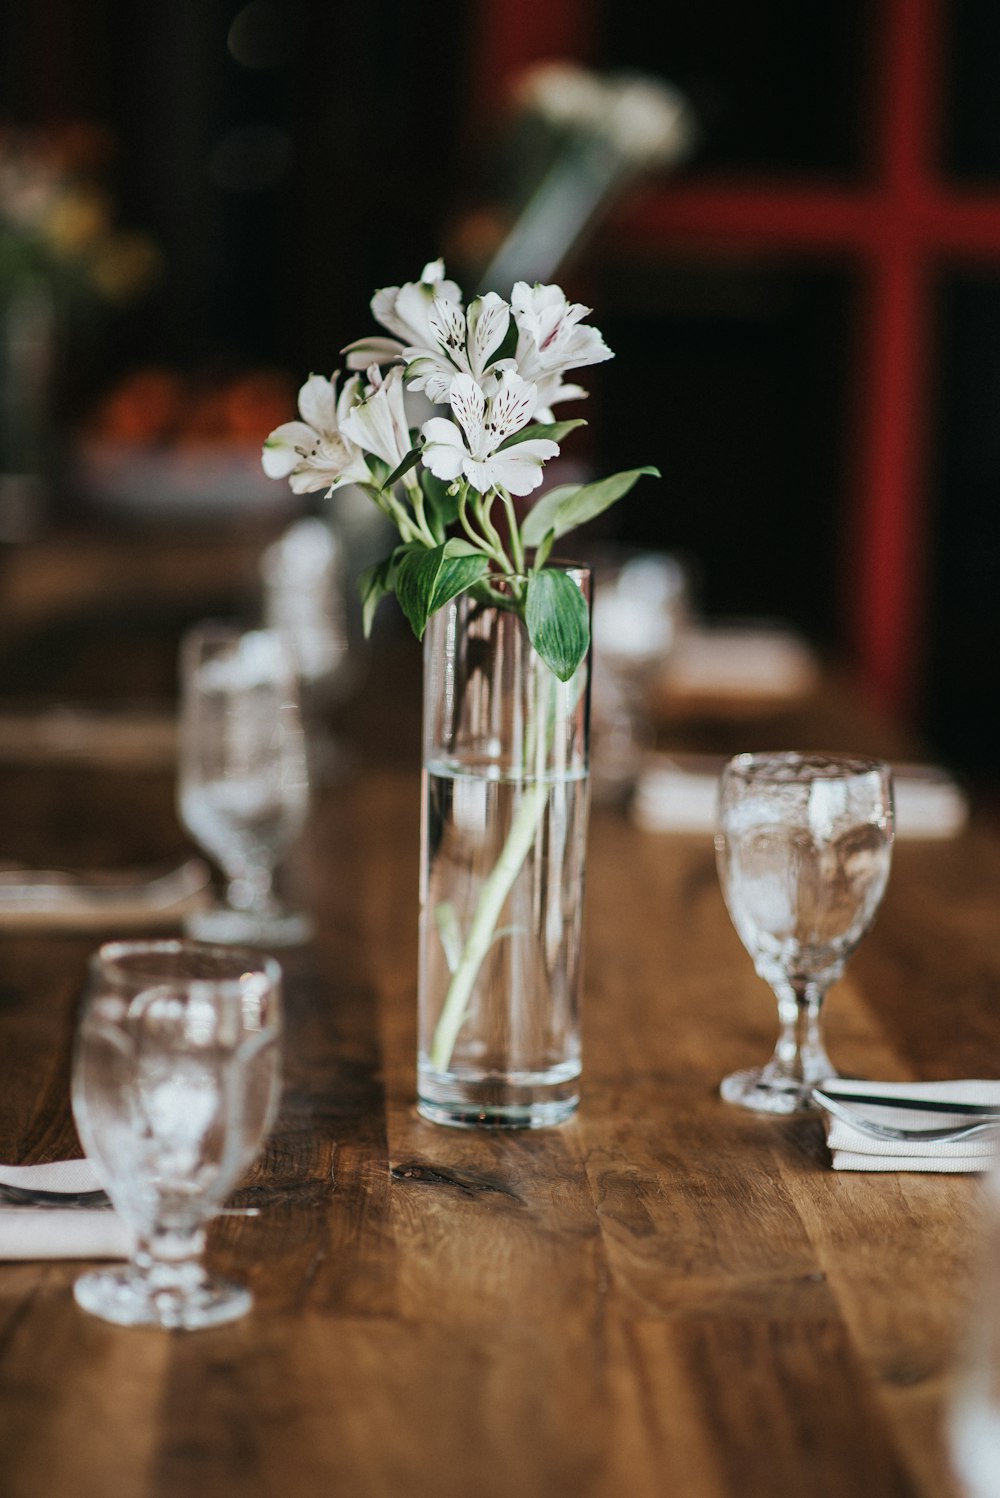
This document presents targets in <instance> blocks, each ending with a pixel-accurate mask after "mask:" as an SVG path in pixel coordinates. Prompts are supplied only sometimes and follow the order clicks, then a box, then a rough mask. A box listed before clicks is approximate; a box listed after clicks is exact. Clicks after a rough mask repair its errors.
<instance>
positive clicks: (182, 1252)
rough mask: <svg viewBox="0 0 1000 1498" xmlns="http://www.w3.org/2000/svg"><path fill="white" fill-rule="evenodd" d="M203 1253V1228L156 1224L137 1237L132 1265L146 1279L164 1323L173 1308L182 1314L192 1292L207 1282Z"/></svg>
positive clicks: (150, 1293) (149, 1291)
mask: <svg viewBox="0 0 1000 1498" xmlns="http://www.w3.org/2000/svg"><path fill="white" fill-rule="evenodd" d="M204 1252H205V1232H204V1229H203V1228H191V1229H185V1230H180V1229H176V1228H166V1227H157V1228H154V1229H153V1231H152V1232H151V1233H149V1234H148V1235H147V1236H145V1237H140V1238H139V1239H138V1241H137V1243H136V1245H135V1248H134V1250H133V1252H132V1265H133V1268H134V1269H135V1270H136V1271H137V1272H138V1273H139V1275H140V1276H141V1277H142V1279H143V1280H144V1281H145V1283H146V1286H147V1289H148V1293H149V1295H150V1298H151V1299H152V1300H154V1301H155V1302H156V1304H157V1305H158V1307H159V1309H160V1312H161V1314H162V1315H163V1316H164V1318H165V1324H166V1318H168V1317H169V1316H170V1314H171V1310H172V1309H173V1310H176V1311H177V1312H178V1313H179V1312H180V1310H181V1309H182V1308H183V1306H184V1303H185V1302H186V1300H187V1299H188V1297H189V1296H190V1295H191V1294H192V1292H193V1291H195V1290H196V1289H197V1288H198V1287H199V1286H200V1285H201V1284H203V1283H204V1280H205V1269H204V1266H203V1265H202V1262H201V1257H202V1254H203V1253H204Z"/></svg>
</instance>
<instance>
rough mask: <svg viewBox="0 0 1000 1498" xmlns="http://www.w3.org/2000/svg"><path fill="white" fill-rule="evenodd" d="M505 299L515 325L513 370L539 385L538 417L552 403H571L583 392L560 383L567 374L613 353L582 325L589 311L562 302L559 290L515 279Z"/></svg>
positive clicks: (562, 298) (590, 328) (578, 388)
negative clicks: (515, 367)
mask: <svg viewBox="0 0 1000 1498" xmlns="http://www.w3.org/2000/svg"><path fill="white" fill-rule="evenodd" d="M510 300H511V307H512V309H513V312H514V321H515V322H516V324H517V334H518V336H517V353H516V356H515V357H516V361H517V367H518V370H519V371H520V373H521V374H522V375H523V376H524V378H525V379H526V380H533V381H534V382H535V384H536V385H537V386H538V387H539V391H538V398H539V405H540V406H541V407H542V408H543V410H542V412H540V413H539V414H540V415H542V416H543V419H544V418H545V417H546V416H549V410H550V408H551V407H552V406H553V405H555V404H556V402H557V401H564V400H576V399H579V398H580V397H581V396H584V395H586V393H587V392H586V391H585V390H583V389H582V388H581V387H580V386H579V385H568V384H566V383H565V382H564V380H563V375H564V374H565V373H566V371H567V370H570V369H581V368H583V366H584V365H587V364H601V363H603V362H604V360H605V359H613V358H614V354H613V353H612V352H611V350H610V349H609V348H608V346H607V344H606V343H605V342H604V339H603V338H602V337H601V334H600V333H599V332H598V330H597V328H592V327H588V326H586V325H584V324H583V319H584V318H585V317H586V316H588V314H589V313H590V310H591V309H590V308H589V307H584V306H583V305H582V304H581V303H580V302H569V301H567V299H566V293H565V292H564V291H563V290H562V288H561V287H559V286H529V285H528V283H527V282H526V281H518V282H517V284H516V285H515V287H514V290H513V291H512V293H511V298H510ZM549 419H551V418H550V416H549Z"/></svg>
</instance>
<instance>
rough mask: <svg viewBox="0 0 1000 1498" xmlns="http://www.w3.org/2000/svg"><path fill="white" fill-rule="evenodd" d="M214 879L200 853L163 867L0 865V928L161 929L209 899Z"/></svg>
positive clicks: (198, 908) (24, 929)
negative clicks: (88, 870)
mask: <svg viewBox="0 0 1000 1498" xmlns="http://www.w3.org/2000/svg"><path fill="white" fill-rule="evenodd" d="M211 886H212V879H211V874H210V871H209V868H208V865H207V864H206V863H204V862H203V861H202V860H201V859H200V858H191V859H188V860H187V862H186V863H183V864H181V865H180V867H179V868H176V869H170V870H168V871H167V872H166V873H159V874H155V875H152V876H151V875H149V874H146V873H141V872H137V873H124V874H121V875H108V874H105V875H96V874H95V875H86V874H83V875H80V874H71V873H68V872H63V871H61V870H56V869H50V870H46V869H21V868H14V869H11V868H5V867H0V930H5V931H6V930H11V931H33V930H44V931H106V930H108V929H109V928H111V929H114V930H115V931H117V932H122V931H136V930H139V931H146V930H159V929H160V928H161V927H167V928H170V927H173V926H176V925H178V924H179V923H180V921H181V919H182V917H183V916H185V915H189V914H190V913H191V912H192V911H195V910H202V909H204V907H205V906H206V905H208V904H210V903H211V899H212V888H211Z"/></svg>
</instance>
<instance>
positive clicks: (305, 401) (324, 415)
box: [299, 374, 337, 432]
mask: <svg viewBox="0 0 1000 1498" xmlns="http://www.w3.org/2000/svg"><path fill="white" fill-rule="evenodd" d="M299 414H300V415H301V417H302V420H303V421H307V422H308V423H309V425H310V426H311V427H315V428H316V430H317V432H335V431H336V430H337V376H336V375H334V377H333V379H332V380H327V379H325V378H324V377H323V375H317V374H314V375H310V376H309V378H308V380H306V382H305V384H304V385H303V386H302V389H301V390H300V391H299Z"/></svg>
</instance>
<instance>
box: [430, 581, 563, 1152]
mask: <svg viewBox="0 0 1000 1498" xmlns="http://www.w3.org/2000/svg"><path fill="white" fill-rule="evenodd" d="M565 570H566V572H567V573H568V575H569V576H570V577H571V578H572V580H573V582H574V583H575V584H576V586H577V587H579V588H580V590H581V592H582V593H583V595H584V597H585V598H586V600H587V602H588V606H589V601H590V575H589V572H588V570H587V569H586V568H582V567H568V568H566V569H565ZM523 597H524V579H519V578H505V579H495V578H494V579H490V583H489V587H488V588H486V587H484V586H482V585H480V586H479V587H478V588H477V589H476V590H473V591H470V592H468V593H464V594H462V595H460V596H459V597H458V598H455V599H453V600H452V601H451V602H450V603H449V604H447V605H445V607H443V608H442V609H439V610H438V611H437V612H436V613H435V614H433V615H432V616H431V619H430V621H429V623H428V627H427V632H426V634H425V637H424V717H423V728H424V750H423V795H422V825H421V872H420V989H419V1059H418V1079H417V1105H418V1109H419V1111H420V1113H421V1114H422V1115H423V1116H424V1117H425V1118H428V1119H430V1120H432V1121H433V1122H435V1123H442V1124H451V1125H454V1126H458V1127H477V1126H485V1127H494V1128H541V1127H544V1126H547V1125H550V1124H558V1123H561V1122H563V1121H564V1120H565V1119H567V1118H568V1117H569V1116H570V1115H571V1114H572V1113H573V1112H574V1110H575V1109H576V1107H577V1104H578V1101H579V1079H580V1015H579V1007H580V981H581V934H582V919H583V889H584V867H585V859H586V837H587V816H588V810H589V785H588V744H587V739H588V707H589V703H588V698H589V657H588V658H587V659H586V660H584V661H583V663H582V664H581V665H580V666H579V668H578V669H577V671H576V673H575V674H574V675H573V677H572V678H571V679H570V680H569V681H567V682H562V681H560V680H559V679H558V678H557V677H556V676H555V675H554V674H553V672H552V671H551V670H550V669H549V667H548V666H547V665H546V664H545V663H544V662H543V661H542V659H541V658H540V657H539V656H538V654H537V653H536V651H535V650H534V649H533V648H532V646H531V643H530V641H529V639H528V633H527V629H526V627H525V624H524V619H523V604H522V600H523Z"/></svg>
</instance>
